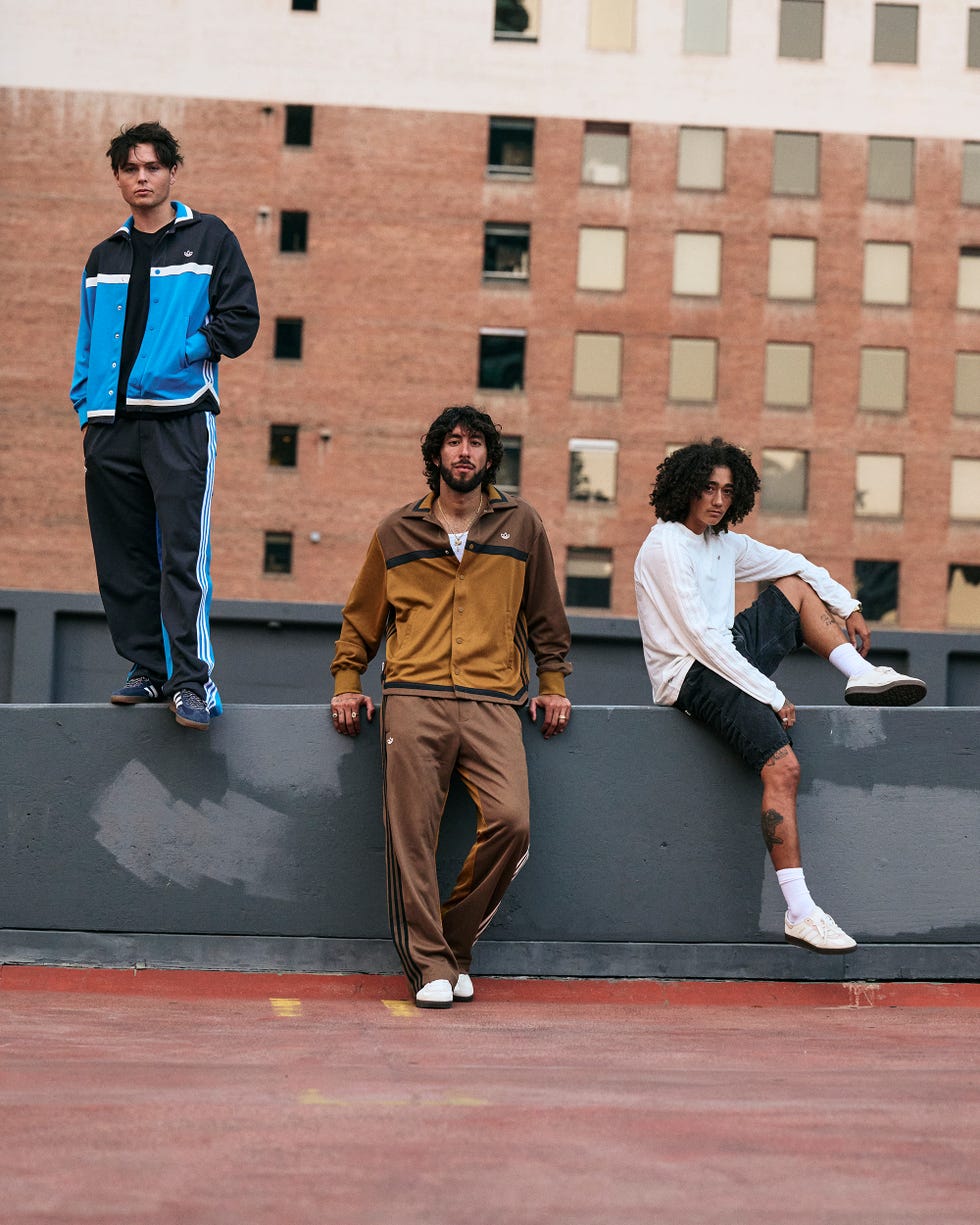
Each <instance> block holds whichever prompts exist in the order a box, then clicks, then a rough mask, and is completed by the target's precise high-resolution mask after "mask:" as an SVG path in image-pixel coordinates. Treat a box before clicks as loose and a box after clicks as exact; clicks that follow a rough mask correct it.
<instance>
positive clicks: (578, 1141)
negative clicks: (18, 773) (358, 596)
mask: <svg viewBox="0 0 980 1225" xmlns="http://www.w3.org/2000/svg"><path fill="white" fill-rule="evenodd" d="M475 982H476V989H477V999H476V1001H475V1002H474V1003H472V1004H466V1005H456V1006H455V1007H454V1008H452V1009H451V1010H448V1011H420V1010H418V1009H416V1008H415V1007H414V1006H413V1005H412V1004H411V1003H409V1002H408V1000H407V998H406V997H407V989H406V986H405V983H404V981H403V980H402V979H400V978H390V977H379V976H370V975H364V976H360V975H358V976H318V975H281V976H279V975H271V974H232V973H197V972H194V971H152V970H146V971H138V972H133V971H96V970H64V969H48V968H44V967H16V966H3V967H0V1223H2V1225H27V1223H28V1222H29V1223H31V1225H34V1223H36V1222H46V1223H48V1222H54V1223H57V1225H74V1223H76V1222H85V1223H86V1225H93V1223H97V1225H102V1223H103V1222H105V1223H114V1222H120V1223H125V1225H226V1223H227V1225H273V1223H274V1225H306V1223H307V1222H310V1223H315V1225H333V1223H334V1222H338V1223H343V1225H416V1223H418V1225H437V1223H445V1225H462V1223H464V1222H465V1223H466V1225H484V1223H485V1225H537V1223H539V1222H540V1223H541V1225H552V1223H554V1225H559V1223H560V1225H613V1223H620V1222H642V1223H643V1225H651V1223H654V1222H656V1223H658V1225H660V1223H664V1225H686V1223H688V1222H697V1223H701V1222H704V1223H711V1225H714V1223H716V1222H717V1223H719V1225H743V1223H744V1225H749V1223H751V1225H768V1223H769V1222H774V1223H775V1222H779V1223H780V1225H782V1223H784V1222H790V1223H796V1225H823V1223H824V1222H833V1223H835V1225H836V1223H843V1222H847V1223H849V1222H855V1223H856V1222H861V1223H862V1225H867V1223H869V1222H870V1223H871V1225H885V1223H888V1225H891V1223H892V1222H895V1223H899V1222H902V1223H904V1222H917V1223H918V1222H929V1223H930V1225H961V1223H962V1225H967V1223H969V1225H977V1222H980V984H976V983H961V984H921V983H920V984H914V983H905V984H901V983H892V984H888V983H881V984H867V983H865V984H854V983H851V984H841V983H837V984H834V983H806V984H804V983H711V982H693V983H692V982H650V981H615V982H610V981H601V980H585V981H576V982H569V981H558V980H500V979H476V980H475Z"/></svg>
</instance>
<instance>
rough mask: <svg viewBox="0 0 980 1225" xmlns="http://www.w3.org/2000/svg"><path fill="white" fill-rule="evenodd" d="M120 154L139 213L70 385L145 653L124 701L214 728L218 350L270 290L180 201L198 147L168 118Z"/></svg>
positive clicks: (96, 529)
mask: <svg viewBox="0 0 980 1225" xmlns="http://www.w3.org/2000/svg"><path fill="white" fill-rule="evenodd" d="M106 156H107V157H108V158H109V160H110V162H111V165H112V172H113V174H114V175H115V177H116V183H117V185H118V187H119V191H120V192H121V194H122V197H123V199H124V200H125V201H126V203H127V204H128V205H129V207H130V208H131V209H132V216H130V217H129V218H128V220H126V221H125V222H123V224H122V225H121V226H120V227H119V229H118V230H116V232H115V233H114V234H112V235H110V237H109V238H107V239H105V241H104V242H101V243H99V245H98V246H97V247H96V248H95V249H94V250H93V251H92V253H91V255H90V256H89V258H88V263H87V264H86V265H85V271H84V273H83V275H82V302H81V315H80V320H79V325H78V344H77V348H76V353H75V377H74V381H73V383H72V389H71V399H72V403H73V404H74V406H75V411H76V412H77V413H78V420H79V423H80V424H81V427H82V434H83V439H82V446H83V449H84V452H85V497H86V502H87V506H88V519H89V528H90V530H91V533H92V546H93V549H94V552H95V568H96V571H97V573H98V577H99V591H100V592H101V595H102V603H103V606H104V608H105V614H106V620H107V621H108V623H109V632H110V634H111V635H112V641H113V644H114V645H115V648H116V650H117V651H118V653H119V654H120V655H121V656H122V657H123V659H126V660H129V661H130V663H131V664H132V667H131V668H130V672H129V675H128V677H127V678H126V682H125V684H123V685H122V687H121V688H119V689H117V690H116V691H115V693H113V694H112V698H111V700H112V701H113V702H115V703H117V704H120V705H131V704H134V703H137V702H160V701H164V700H167V699H169V701H170V709H171V710H172V711H173V712H174V714H175V715H176V717H177V722H178V723H180V724H182V725H183V726H184V727H192V728H196V729H198V730H200V731H207V729H208V724H209V723H210V720H211V716H212V715H219V714H220V713H221V699H220V698H219V696H218V690H217V688H216V686H215V684H214V681H213V680H212V679H211V669H212V666H213V664H214V654H213V652H212V649H211V629H210V623H209V611H210V607H211V572H210V567H211V493H212V489H213V486H214V458H215V449H216V445H217V432H216V428H215V421H214V419H215V417H216V416H217V414H218V411H219V402H218V362H219V360H220V359H221V357H223V356H224V357H238V355H239V354H241V353H244V352H245V351H246V350H247V349H248V348H250V347H251V344H252V341H253V340H254V339H255V334H256V332H257V331H258V327H259V309H258V303H257V302H256V298H255V286H254V284H253V283H252V274H251V273H250V272H249V269H248V265H247V264H246V262H245V258H244V256H243V255H242V252H241V248H240V247H239V245H238V241H237V239H236V238H235V236H234V234H232V232H231V230H229V229H228V227H227V226H226V225H225V223H224V222H223V221H221V220H220V219H219V218H218V217H212V216H208V215H207V214H206V213H195V212H193V211H192V210H191V209H190V208H188V207H187V205H186V204H181V203H180V202H179V201H176V200H174V201H171V199H170V193H171V190H172V188H173V186H174V182H175V180H176V178H177V170H178V167H179V166H180V164H181V162H182V161H183V158H182V157H181V154H180V149H179V146H178V144H177V141H176V140H175V139H174V137H173V136H172V135H171V134H170V132H168V131H167V129H166V128H165V127H162V126H161V125H160V124H159V123H141V124H137V125H136V126H135V127H131V128H128V129H124V130H123V131H121V132H120V133H119V135H118V136H116V137H115V138H114V139H113V140H112V142H111V144H110V145H109V149H108V152H107V154H106Z"/></svg>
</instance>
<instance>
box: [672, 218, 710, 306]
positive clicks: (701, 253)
mask: <svg viewBox="0 0 980 1225" xmlns="http://www.w3.org/2000/svg"><path fill="white" fill-rule="evenodd" d="M672 288H673V292H674V293H675V294H678V295H690V296H691V297H697V298H717V297H718V295H719V294H720V293H721V235H720V234H675V235H674V280H673V286H672Z"/></svg>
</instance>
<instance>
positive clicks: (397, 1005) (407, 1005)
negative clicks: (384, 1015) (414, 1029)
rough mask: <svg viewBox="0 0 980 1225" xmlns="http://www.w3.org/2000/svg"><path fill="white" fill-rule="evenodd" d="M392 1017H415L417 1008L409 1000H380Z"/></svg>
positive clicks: (417, 1011) (417, 1012)
mask: <svg viewBox="0 0 980 1225" xmlns="http://www.w3.org/2000/svg"><path fill="white" fill-rule="evenodd" d="M381 1002H382V1004H384V1006H385V1008H387V1009H388V1011H389V1012H390V1013H391V1015H392V1016H393V1017H417V1016H418V1014H419V1010H418V1009H417V1008H416V1007H415V1005H414V1004H413V1003H412V1001H411V1000H382V1001H381Z"/></svg>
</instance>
